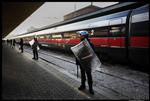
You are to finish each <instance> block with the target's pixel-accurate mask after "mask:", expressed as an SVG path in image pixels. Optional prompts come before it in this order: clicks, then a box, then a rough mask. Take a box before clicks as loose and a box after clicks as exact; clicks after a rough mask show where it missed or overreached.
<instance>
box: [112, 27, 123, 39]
mask: <svg viewBox="0 0 150 101" xmlns="http://www.w3.org/2000/svg"><path fill="white" fill-rule="evenodd" d="M109 35H110V36H115V37H116V36H124V35H125V26H111V27H110V30H109Z"/></svg>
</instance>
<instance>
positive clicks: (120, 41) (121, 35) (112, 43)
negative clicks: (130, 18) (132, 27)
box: [108, 17, 126, 63]
mask: <svg viewBox="0 0 150 101" xmlns="http://www.w3.org/2000/svg"><path fill="white" fill-rule="evenodd" d="M109 26H110V28H109V38H108V44H109V55H110V57H111V58H112V59H113V60H115V61H117V62H122V63H124V62H126V47H125V23H124V19H123V18H122V17H120V18H115V19H112V20H110V21H109Z"/></svg>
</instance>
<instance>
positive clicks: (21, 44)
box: [19, 38, 23, 53]
mask: <svg viewBox="0 0 150 101" xmlns="http://www.w3.org/2000/svg"><path fill="white" fill-rule="evenodd" d="M19 45H20V47H19V50H21V53H23V39H22V38H21V39H20V43H19Z"/></svg>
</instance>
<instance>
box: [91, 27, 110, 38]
mask: <svg viewBox="0 0 150 101" xmlns="http://www.w3.org/2000/svg"><path fill="white" fill-rule="evenodd" d="M92 30H93V31H92V32H93V33H92V32H91V31H90V32H89V33H92V34H91V36H94V37H104V36H108V28H96V29H92Z"/></svg>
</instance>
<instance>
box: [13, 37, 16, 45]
mask: <svg viewBox="0 0 150 101" xmlns="http://www.w3.org/2000/svg"><path fill="white" fill-rule="evenodd" d="M15 44H16V40H15V39H13V47H15Z"/></svg>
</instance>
